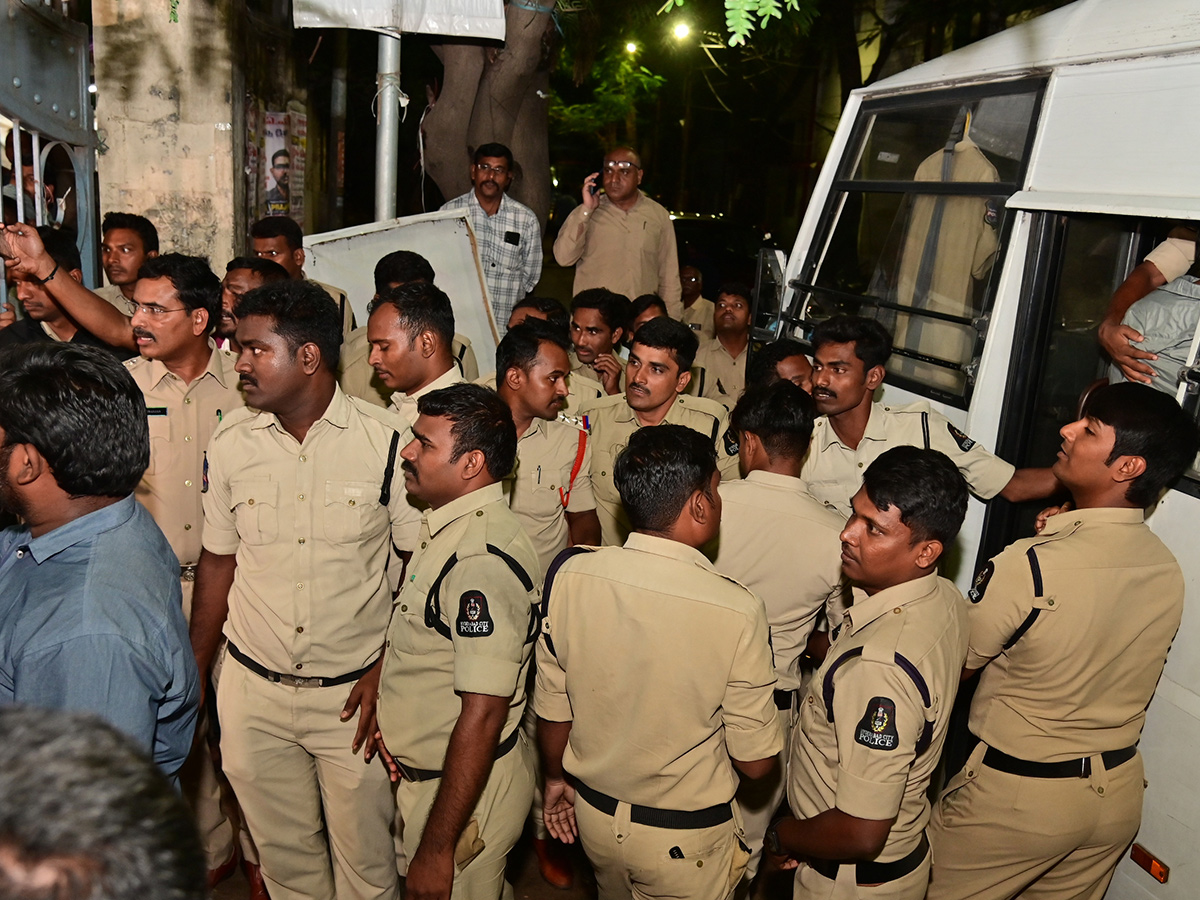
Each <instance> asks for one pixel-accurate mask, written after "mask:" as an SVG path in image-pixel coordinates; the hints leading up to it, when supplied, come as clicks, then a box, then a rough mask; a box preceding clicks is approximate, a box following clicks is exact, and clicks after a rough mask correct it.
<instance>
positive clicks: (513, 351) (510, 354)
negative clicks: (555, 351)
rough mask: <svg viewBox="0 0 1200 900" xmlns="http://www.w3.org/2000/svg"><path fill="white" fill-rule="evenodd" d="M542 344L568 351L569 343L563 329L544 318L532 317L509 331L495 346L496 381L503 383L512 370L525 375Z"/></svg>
mask: <svg viewBox="0 0 1200 900" xmlns="http://www.w3.org/2000/svg"><path fill="white" fill-rule="evenodd" d="M543 342H545V343H549V344H553V345H554V346H556V347H561V348H562V349H563V350H564V351H567V352H569V351H570V349H571V342H570V341H569V340H567V338H566V336H565V335H564V334H563V333H562V330H561V329H559V328H555V327H554V325H552V324H551V323H549V322H547V321H545V320H544V319H536V318H532V317H531V318H528V319H526V320H525V321H524V322H522V323H521V324H520V325H514V326H513V327H512V328H510V329H508V333H507V334H506V335H504V337H503V338H501V339H500V343H499V344H498V345H497V346H496V380H497V381H498V382H502V381H504V376H505V375H506V374H507V373H508V370H509V369H511V368H513V367H516V368H518V369H520V370H521V371H522V372H526V373H528V372H529V370H530V369H531V368H532V367H533V364H534V362H536V361H537V358H538V353H539V351H540V350H541V347H542V343H543Z"/></svg>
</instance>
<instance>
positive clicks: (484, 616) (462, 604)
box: [454, 591, 495, 637]
mask: <svg viewBox="0 0 1200 900" xmlns="http://www.w3.org/2000/svg"><path fill="white" fill-rule="evenodd" d="M454 628H455V630H456V631H457V632H458V636H459V637H487V636H488V635H490V634H491V633H492V631H493V630H494V628H495V625H494V623H493V622H492V615H491V613H489V612H488V602H487V597H485V596H483V592H482V591H467V592H466V593H465V594H463V595H462V596H461V597H460V598H459V600H458V618H457V619H455V621H454Z"/></svg>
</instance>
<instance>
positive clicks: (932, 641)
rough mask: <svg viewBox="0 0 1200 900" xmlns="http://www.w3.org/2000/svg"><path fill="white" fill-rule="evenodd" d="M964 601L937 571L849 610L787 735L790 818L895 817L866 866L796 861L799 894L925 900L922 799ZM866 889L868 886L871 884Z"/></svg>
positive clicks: (959, 654)
mask: <svg viewBox="0 0 1200 900" xmlns="http://www.w3.org/2000/svg"><path fill="white" fill-rule="evenodd" d="M964 606H965V603H964V602H963V598H962V594H960V593H959V592H958V589H957V588H956V587H955V586H954V584H953V583H952V582H950V581H947V580H946V579H944V578H941V577H939V576H938V575H937V574H930V575H926V576H924V577H923V578H917V579H914V580H913V581H909V582H905V583H904V584H900V585H896V586H895V587H891V588H887V589H886V590H882V591H879V592H878V593H877V594H874V595H873V596H870V597H868V596H867V595H866V594H865V593H863V592H862V591H860V590H858V589H855V591H854V602H853V605H852V606H851V607H850V609H849V610H848V611H847V613H846V617H845V619H844V620H843V622H842V624H841V626H840V627H839V628H837V629H835V631H834V632H832V633H831V638H832V644H831V645H830V648H829V653H828V655H827V656H826V657H825V662H824V663H822V664H821V667H820V668H819V669H817V672H816V674H815V675H814V676H813V678H812V681H811V682H809V685H808V687H807V689H806V690H805V693H804V697H803V698H802V699H801V701H800V708H799V716H798V719H797V722H796V725H795V727H794V728H793V729H792V740H791V749H790V751H789V755H790V764H789V766H788V802H789V804H790V805H791V808H792V812H793V813H794V814H795V816H796V817H797V818H800V819H810V818H812V817H813V816H816V815H819V814H820V813H823V812H825V811H826V810H829V809H835V808H836V809H839V810H841V811H842V812H844V813H846V814H847V815H851V816H856V817H858V818H860V819H874V820H881V819H891V818H893V817H895V822H894V823H893V824H892V828H891V831H890V832H889V834H888V837H887V843H886V844H884V848H883V850H882V851H881V852H880V853H879V856H878V857H876V859H875V860H874V861H872V862H870V863H862V862H859V863H857V864H855V863H845V864H842V865H840V866H838V865H837V864H836V863H834V862H830V861H828V860H812V861H810V862H802V863H801V864H800V867H799V868H798V869H797V870H796V891H795V895H796V897H797V898H798V900H799V898H856V897H858V898H863V900H867V898H887V900H921V898H922V897H924V896H925V886H926V882H927V880H928V876H929V848H928V844H927V842H926V839H925V826H926V824H927V823H928V822H929V801H928V799H927V798H926V796H925V792H926V791H927V790H928V788H929V781H930V778H931V777H932V775H933V772H934V769H935V768H936V767H937V762H938V757H939V756H940V755H941V750H942V742H943V741H944V740H945V737H946V729H947V727H948V725H949V722H950V710H951V708H952V707H953V706H954V696H955V694H956V693H957V691H958V681H959V675H960V673H961V671H962V663H963V657H964V656H965V655H966V652H967V612H966V609H964ZM868 885H874V886H868Z"/></svg>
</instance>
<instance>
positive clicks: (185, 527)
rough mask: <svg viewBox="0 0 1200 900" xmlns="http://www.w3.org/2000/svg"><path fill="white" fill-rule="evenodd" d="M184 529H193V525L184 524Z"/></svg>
mask: <svg viewBox="0 0 1200 900" xmlns="http://www.w3.org/2000/svg"><path fill="white" fill-rule="evenodd" d="M183 530H184V531H191V530H192V526H191V525H184V526H183Z"/></svg>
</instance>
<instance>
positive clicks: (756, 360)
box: [746, 338, 806, 390]
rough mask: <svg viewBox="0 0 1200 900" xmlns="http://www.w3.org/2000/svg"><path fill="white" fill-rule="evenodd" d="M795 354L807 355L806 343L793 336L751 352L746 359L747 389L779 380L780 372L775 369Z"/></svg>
mask: <svg viewBox="0 0 1200 900" xmlns="http://www.w3.org/2000/svg"><path fill="white" fill-rule="evenodd" d="M793 356H806V354H805V352H804V345H803V344H801V343H800V342H799V341H794V340H792V339H791V338H781V339H780V340H778V341H771V343H769V344H763V346H761V347H759V348H758V349H757V350H754V351H753V352H751V354H750V359H749V360H747V361H746V389H747V390H749V389H750V388H751V387H756V386H757V387H765V386H766V385H768V384H773V383H774V382H776V381H778V380H779V373H778V372H776V371H775V368H776V366H778V365H779V364H780V363H781V362H783V361H784V360H785V359H790V358H791V357H793Z"/></svg>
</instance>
